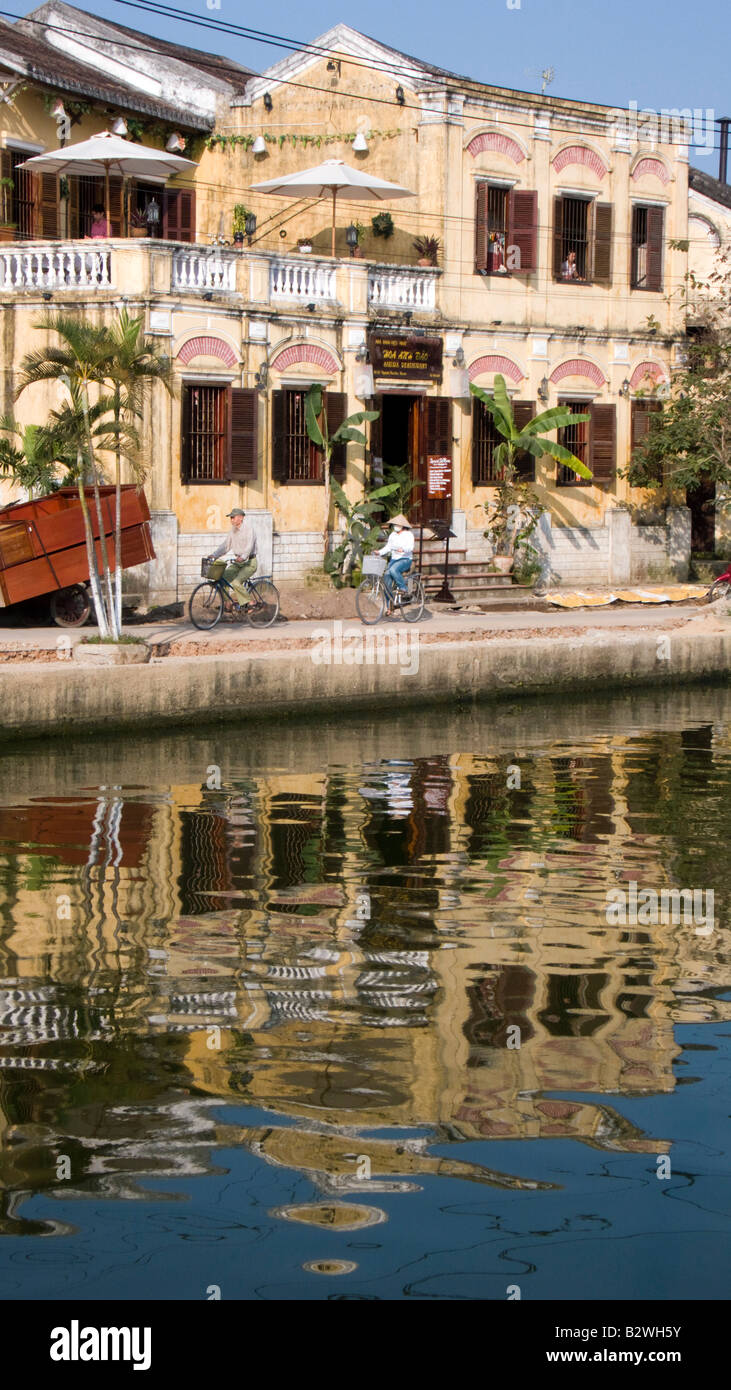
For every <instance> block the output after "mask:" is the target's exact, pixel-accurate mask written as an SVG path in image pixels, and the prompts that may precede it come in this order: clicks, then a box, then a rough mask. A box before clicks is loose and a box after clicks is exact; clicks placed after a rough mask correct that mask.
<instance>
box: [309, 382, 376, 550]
mask: <svg viewBox="0 0 731 1390" xmlns="http://www.w3.org/2000/svg"><path fill="white" fill-rule="evenodd" d="M378 414H379V412H378V411H377V410H357V411H356V412H355V414H354V415H349V416H348V418H347V419H346V420H343V423H342V424H341V425H338V428H337V429H336V430H335V433H334V434H332V435H331V434H330V432H329V430H328V425H327V409H326V407H325V404H324V400H323V391H322V387H321V386H318V385H317V384H313V385H312V386H311V387H310V389H309V391H308V392H307V395H306V397H305V426H306V429H307V434H308V436H309V438H310V439H311V440H312V443H313V444H314V445H315V448H317V449H319V450H320V452H321V454H322V456H323V469H324V473H325V524H324V537H325V554H327V546H328V536H329V529H330V497H331V486H332V480H331V478H330V461H331V459H332V455H333V449H335V448H336V447H337V445H338V444H349V443H351V442H352V443H356V444H362V445H363V448H365V444H366V437H365V435H364V433H363V431H362V430H359V429H357V428H356V426H358V425H364V424H365V423H366V421H368V420H377V419H378Z"/></svg>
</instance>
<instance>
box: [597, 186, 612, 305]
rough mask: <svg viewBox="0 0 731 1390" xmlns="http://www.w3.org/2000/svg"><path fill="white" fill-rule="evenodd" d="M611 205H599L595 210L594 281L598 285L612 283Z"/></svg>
mask: <svg viewBox="0 0 731 1390" xmlns="http://www.w3.org/2000/svg"><path fill="white" fill-rule="evenodd" d="M613 213H614V209H613V207H612V204H611V203H597V204H596V206H595V208H594V280H595V282H596V283H597V284H598V285H611V283H612V221H613Z"/></svg>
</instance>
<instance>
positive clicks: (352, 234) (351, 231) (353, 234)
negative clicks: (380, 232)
mask: <svg viewBox="0 0 731 1390" xmlns="http://www.w3.org/2000/svg"><path fill="white" fill-rule="evenodd" d="M345 240H346V241H347V243H348V246H349V247H350V254H351V256H352V255H353V254H354V252H355V248H356V246H357V245H358V231H357V228H356V227H354V226H353V223H352V222H351V224H350V226H349V227H348V228H347V230H346V232H345Z"/></svg>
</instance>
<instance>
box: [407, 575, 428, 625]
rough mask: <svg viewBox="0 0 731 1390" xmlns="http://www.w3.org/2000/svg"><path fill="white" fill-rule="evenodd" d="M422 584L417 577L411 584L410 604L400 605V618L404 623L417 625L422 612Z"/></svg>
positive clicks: (423, 602) (423, 599) (423, 598)
mask: <svg viewBox="0 0 731 1390" xmlns="http://www.w3.org/2000/svg"><path fill="white" fill-rule="evenodd" d="M425 603H426V598H425V596H424V583H423V580H422V579H421V577H420V576H419V575H417V576H416V578H415V579H413V580H412V583H411V602H410V603H402V605H401V617H402V618H403V620H404V622H405V623H418V621H419V618H420V617H421V615H422V613H423V612H424V604H425Z"/></svg>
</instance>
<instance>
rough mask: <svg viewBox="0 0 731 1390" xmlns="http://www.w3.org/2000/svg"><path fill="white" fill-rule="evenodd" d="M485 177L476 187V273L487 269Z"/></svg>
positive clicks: (486, 187)
mask: <svg viewBox="0 0 731 1390" xmlns="http://www.w3.org/2000/svg"><path fill="white" fill-rule="evenodd" d="M488 187H489V185H488V184H487V183H486V181H485V180H484V179H481V180H480V182H479V183H478V184H477V185H476V187H475V192H476V199H475V273H478V272H479V271H481V270H487V249H488V241H487V191H488Z"/></svg>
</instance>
